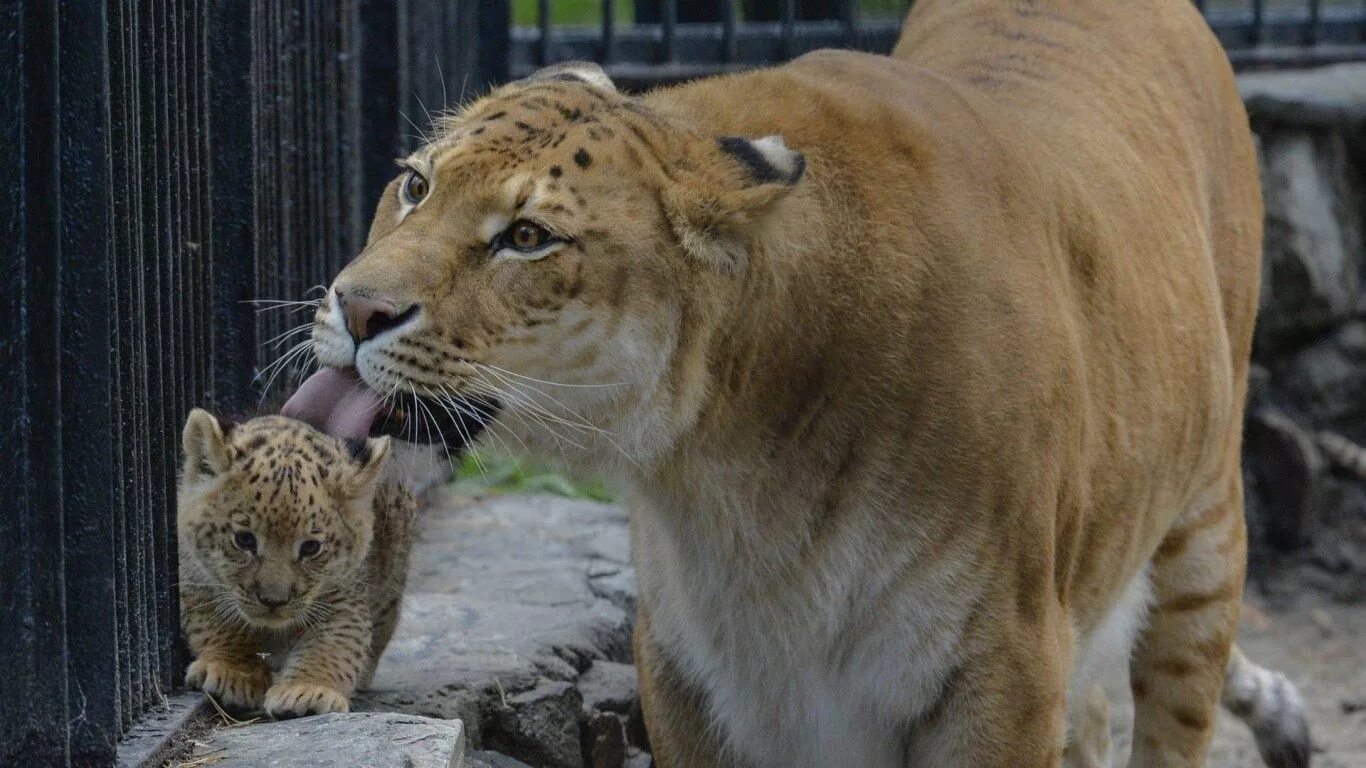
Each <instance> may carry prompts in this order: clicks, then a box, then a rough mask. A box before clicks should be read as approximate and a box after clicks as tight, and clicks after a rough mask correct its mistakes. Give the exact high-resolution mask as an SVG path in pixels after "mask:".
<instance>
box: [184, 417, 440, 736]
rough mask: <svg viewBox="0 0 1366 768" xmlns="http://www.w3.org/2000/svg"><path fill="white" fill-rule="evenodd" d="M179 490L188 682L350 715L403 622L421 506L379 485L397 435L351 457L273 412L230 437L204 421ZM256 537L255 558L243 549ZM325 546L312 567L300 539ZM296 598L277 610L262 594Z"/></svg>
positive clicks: (227, 694) (260, 704) (191, 436)
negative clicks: (242, 538)
mask: <svg viewBox="0 0 1366 768" xmlns="http://www.w3.org/2000/svg"><path fill="white" fill-rule="evenodd" d="M184 442H185V468H184V471H183V472H182V476H181V481H180V491H179V515H178V520H177V522H178V530H179V540H180V579H181V580H180V599H181V624H182V626H183V627H184V630H185V636H186V639H187V641H188V642H189V646H190V650H191V652H192V653H193V654H194V655H195V656H196V658H195V661H194V663H192V664H191V665H190V668H189V670H188V672H187V673H186V683H187V684H189V685H191V686H193V687H196V688H200V689H202V690H204V691H205V692H207V693H211V694H214V695H215V696H216V697H217V698H218V699H219V701H220V702H221V703H223V704H224V705H226V706H230V707H238V708H244V709H256V708H264V709H265V710H266V711H267V712H268V713H270V714H272V715H276V716H283V715H306V714H316V713H322V712H345V711H347V710H348V708H349V700H350V697H351V694H352V692H353V691H354V690H355V689H356V688H357V687H362V688H363V687H365V686H366V685H368V684H369V680H370V677H371V675H373V674H374V669H375V665H376V664H377V663H378V661H379V657H380V654H382V653H383V652H384V648H385V646H387V645H388V644H389V639H390V637H392V636H393V632H394V626H395V624H397V622H398V613H399V599H400V598H401V596H402V594H403V585H404V582H405V580H406V578H407V570H408V552H409V549H410V547H411V545H412V516H413V512H414V509H415V504H414V501H413V497H412V495H411V494H410V493H408V492H407V491H406V490H405V489H404V488H403V487H401V486H400V485H399V484H397V483H395V482H391V481H388V480H383V479H381V474H382V473H383V472H384V471H385V466H386V459H387V456H388V452H389V438H380V439H378V440H370V441H369V442H368V443H367V444H365V445H363V446H356V447H355V448H356V450H355V451H354V452H355V453H357V454H358V455H356V456H353V451H352V449H351V448H350V447H348V446H347V445H346V444H345V443H343V442H342V441H340V440H336V439H334V438H331V437H328V436H326V435H322V434H320V433H318V432H316V431H314V430H313V429H312V428H311V427H308V426H307V425H305V424H302V423H301V422H296V421H291V420H289V419H283V418H280V417H276V416H267V417H262V418H257V419H252V420H251V421H248V422H245V423H243V424H240V425H236V426H233V427H231V428H230V429H229V430H228V431H227V432H226V434H225V433H224V430H223V427H222V426H220V424H219V423H218V421H217V420H215V419H214V417H213V416H211V415H209V414H208V413H207V412H205V411H202V410H197V409H196V410H195V411H193V412H192V413H191V414H190V417H189V419H188V420H187V421H186V424H185V439H184ZM238 532H250V533H251V534H252V535H253V536H254V537H255V540H256V544H255V546H254V548H253V551H245V550H243V549H242V548H240V547H239V546H238V545H237V544H235V543H234V536H235V535H236V534H237V533H238ZM308 540H314V541H317V542H319V543H320V544H321V548H320V551H319V553H318V554H317V555H315V556H312V557H307V556H302V555H301V554H300V549H299V547H300V545H301V543H302V542H304V541H308ZM261 594H266V595H269V596H271V598H272V599H282V598H284V597H285V596H288V602H287V603H285V604H284V605H283V606H280V607H278V608H276V609H275V610H274V611H271V610H269V609H268V608H267V607H266V606H264V605H263V604H262V603H261V602H260V601H259V600H258V599H257V598H258V595H261Z"/></svg>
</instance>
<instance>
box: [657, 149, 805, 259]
mask: <svg viewBox="0 0 1366 768" xmlns="http://www.w3.org/2000/svg"><path fill="white" fill-rule="evenodd" d="M700 154H701V158H700V160H695V161H694V163H693V164H694V165H695V166H697V168H696V170H695V171H692V172H689V173H685V174H680V175H679V177H678V180H677V181H676V182H675V183H672V184H671V185H669V186H667V187H666V188H665V191H664V193H663V195H662V199H663V202H664V208H665V213H666V214H667V215H668V218H669V225H670V226H671V227H672V228H673V230H674V235H675V236H676V237H678V240H679V242H680V243H681V244H682V245H683V248H684V249H685V250H686V251H688V253H690V254H692V255H693V256H694V257H696V258H698V259H700V260H702V261H703V262H705V263H707V264H710V265H712V266H714V267H716V268H718V269H722V270H725V271H728V272H740V271H742V270H743V269H744V267H745V263H746V260H747V258H748V250H749V248H748V246H749V239H750V236H751V234H752V229H753V227H754V226H755V225H756V223H757V222H758V221H759V220H760V219H762V217H763V215H764V214H765V213H767V212H768V211H769V210H771V209H772V207H773V205H774V203H776V202H777V201H778V200H780V199H781V198H782V197H784V196H785V195H786V194H787V193H788V192H791V191H792V188H793V187H795V186H796V185H797V184H798V182H800V181H801V180H802V176H803V174H805V173H806V157H805V156H803V155H802V153H800V152H797V151H796V150H793V149H790V148H789V147H788V146H787V143H786V142H784V141H783V137H781V136H765V137H763V138H761V139H745V138H740V137H738V136H723V137H721V138H719V139H717V140H716V141H715V143H714V145H713V146H711V147H708V148H706V149H705V150H704V151H702V152H701V153H700Z"/></svg>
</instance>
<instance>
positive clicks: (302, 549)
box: [299, 539, 323, 559]
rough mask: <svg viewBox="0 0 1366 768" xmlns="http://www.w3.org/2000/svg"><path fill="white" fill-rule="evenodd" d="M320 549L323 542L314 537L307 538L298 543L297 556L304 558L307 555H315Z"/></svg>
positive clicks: (307, 556)
mask: <svg viewBox="0 0 1366 768" xmlns="http://www.w3.org/2000/svg"><path fill="white" fill-rule="evenodd" d="M322 550H323V543H322V542H321V541H318V540H316V539H309V540H308V541H305V542H304V543H302V544H300V545H299V558H300V559H304V558H309V557H317V556H318V553H319V552H321V551H322Z"/></svg>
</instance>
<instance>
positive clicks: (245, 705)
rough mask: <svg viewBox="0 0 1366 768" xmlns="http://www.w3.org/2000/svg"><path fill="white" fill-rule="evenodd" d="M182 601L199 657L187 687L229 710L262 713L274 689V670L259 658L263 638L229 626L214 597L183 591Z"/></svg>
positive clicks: (182, 619) (183, 618)
mask: <svg viewBox="0 0 1366 768" xmlns="http://www.w3.org/2000/svg"><path fill="white" fill-rule="evenodd" d="M181 599H182V605H183V609H182V611H181V615H180V624H181V627H182V628H183V629H184V630H185V640H186V642H187V643H188V644H189V646H190V652H191V653H193V654H194V656H195V660H194V662H192V663H191V664H190V666H189V668H188V669H187V670H186V671H185V684H186V685H188V686H190V687H191V688H198V689H199V690H202V691H204V692H205V693H207V694H210V695H212V696H213V697H214V699H215V700H217V701H218V703H219V704H221V705H223V706H224V707H226V708H228V709H240V710H250V709H259V708H260V706H261V702H262V701H263V700H264V698H265V695H266V689H268V688H269V687H270V666H269V665H267V664H266V662H265V660H264V659H263V658H262V657H261V656H260V655H259V654H260V651H261V650H262V645H261V642H260V638H259V637H258V636H257V635H256V633H255V632H253V631H252V630H250V629H248V628H246V627H243V626H240V625H233V624H226V625H225V623H224V622H223V620H222V617H221V616H219V615H218V614H216V613H215V611H214V610H213V606H216V605H217V603H216V602H215V601H214V597H213V596H212V595H206V594H196V593H192V592H188V591H182V598H181Z"/></svg>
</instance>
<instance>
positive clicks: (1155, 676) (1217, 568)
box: [1129, 472, 1247, 768]
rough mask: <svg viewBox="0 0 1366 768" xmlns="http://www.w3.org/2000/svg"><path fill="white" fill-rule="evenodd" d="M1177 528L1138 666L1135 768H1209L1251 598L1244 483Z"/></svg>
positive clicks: (1133, 667) (1155, 568) (1163, 553)
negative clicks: (1246, 594)
mask: <svg viewBox="0 0 1366 768" xmlns="http://www.w3.org/2000/svg"><path fill="white" fill-rule="evenodd" d="M1231 475H1232V479H1231V480H1229V481H1228V482H1227V483H1226V484H1225V486H1224V489H1223V491H1222V492H1221V493H1218V494H1217V495H1214V496H1213V497H1212V498H1210V499H1209V500H1208V501H1207V502H1206V503H1204V504H1202V505H1200V506H1197V507H1196V508H1193V509H1191V510H1190V511H1188V512H1187V513H1185V514H1183V515H1182V516H1181V517H1179V518H1177V521H1176V522H1175V523H1174V524H1173V526H1172V528H1171V529H1170V530H1169V531H1168V532H1167V535H1166V537H1165V538H1164V539H1163V541H1162V543H1161V544H1160V545H1159V546H1158V548H1157V551H1156V553H1155V554H1154V555H1153V559H1152V586H1153V595H1154V603H1153V607H1152V611H1151V613H1150V615H1149V621H1148V626H1147V629H1146V630H1145V631H1144V633H1143V635H1142V637H1141V638H1140V639H1139V642H1138V644H1137V647H1136V648H1135V652H1134V657H1133V660H1132V662H1131V664H1130V685H1131V686H1132V689H1133V695H1134V742H1133V754H1132V757H1131V758H1130V761H1129V765H1130V766H1131V768H1177V767H1179V768H1199V767H1200V766H1203V765H1204V764H1205V753H1206V752H1207V751H1208V749H1209V743H1210V739H1211V737H1212V736H1213V734H1214V724H1215V717H1216V715H1217V714H1218V710H1219V700H1220V693H1221V691H1222V689H1223V687H1224V672H1225V668H1226V665H1227V663H1228V659H1229V651H1230V648H1231V647H1232V646H1233V639H1234V635H1235V633H1236V631H1237V624H1238V610H1239V607H1240V605H1241V601H1242V594H1243V571H1244V564H1245V559H1246V546H1247V542H1246V535H1247V534H1246V529H1245V526H1244V522H1243V500H1242V482H1241V477H1240V476H1238V475H1237V473H1236V472H1234V473H1231Z"/></svg>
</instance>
